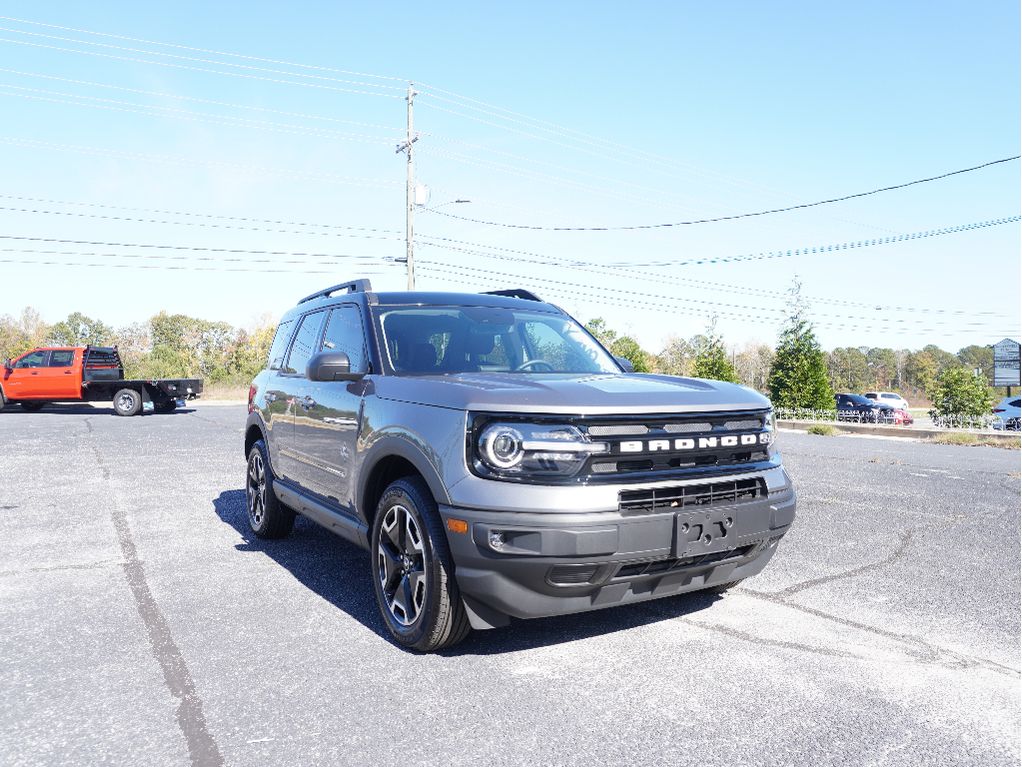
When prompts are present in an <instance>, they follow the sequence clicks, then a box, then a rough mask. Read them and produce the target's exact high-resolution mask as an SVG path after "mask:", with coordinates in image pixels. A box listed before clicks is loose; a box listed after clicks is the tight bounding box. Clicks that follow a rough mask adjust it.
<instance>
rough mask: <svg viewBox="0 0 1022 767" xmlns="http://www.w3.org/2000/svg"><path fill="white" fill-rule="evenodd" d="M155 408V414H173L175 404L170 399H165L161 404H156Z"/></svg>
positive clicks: (175, 407) (175, 408)
mask: <svg viewBox="0 0 1022 767" xmlns="http://www.w3.org/2000/svg"><path fill="white" fill-rule="evenodd" d="M155 407H156V412H157V413H173V412H174V411H175V410H177V402H175V401H174V400H172V399H165V400H163V401H162V402H157V403H156V406H155Z"/></svg>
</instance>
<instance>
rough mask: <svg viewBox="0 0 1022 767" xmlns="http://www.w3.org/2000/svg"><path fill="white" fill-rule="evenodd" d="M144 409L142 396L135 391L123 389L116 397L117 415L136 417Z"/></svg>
mask: <svg viewBox="0 0 1022 767" xmlns="http://www.w3.org/2000/svg"><path fill="white" fill-rule="evenodd" d="M141 409H142V395H141V394H139V393H138V392H137V391H135V390H134V389H121V390H120V391H118V392H117V393H116V394H115V395H114V412H116V413H117V415H125V416H127V415H136V414H137V413H138V411H140V410H141Z"/></svg>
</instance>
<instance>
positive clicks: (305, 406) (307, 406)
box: [298, 395, 316, 410]
mask: <svg viewBox="0 0 1022 767" xmlns="http://www.w3.org/2000/svg"><path fill="white" fill-rule="evenodd" d="M298 404H299V405H301V406H302V410H311V409H312V408H314V407H315V406H316V400H314V399H313V398H312V397H310V396H308V395H306V396H304V397H302V398H301V399H300V400H298Z"/></svg>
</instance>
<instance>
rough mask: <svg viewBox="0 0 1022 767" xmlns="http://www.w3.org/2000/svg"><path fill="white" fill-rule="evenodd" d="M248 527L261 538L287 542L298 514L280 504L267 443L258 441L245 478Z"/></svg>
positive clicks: (249, 460) (249, 452) (253, 446)
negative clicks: (275, 491)
mask: <svg viewBox="0 0 1022 767" xmlns="http://www.w3.org/2000/svg"><path fill="white" fill-rule="evenodd" d="M245 509H246V511H247V512H248V526H249V528H250V529H251V530H252V532H253V533H255V534H256V536H258V537H259V538H284V537H285V536H286V535H287V534H288V533H290V532H291V528H293V527H294V525H295V513H294V511H292V510H291V509H289V508H288V507H287V506H285V505H284V504H282V503H281V502H280V501H279V500H277V496H276V494H275V493H274V492H273V470H272V469H271V468H270V461H269V458H268V456H267V454H266V443H265V442H263V441H262V440H261V439H260V440H256V442H255V444H253V445H252V447H251V449H250V450H249V451H248V472H247V473H246V475H245Z"/></svg>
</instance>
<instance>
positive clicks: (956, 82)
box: [0, 0, 1020, 351]
mask: <svg viewBox="0 0 1022 767" xmlns="http://www.w3.org/2000/svg"><path fill="white" fill-rule="evenodd" d="M3 8H4V10H3V11H2V13H3V14H4V15H5V16H8V17H15V18H18V19H21V20H22V21H11V20H0V28H3V29H2V30H0V105H2V106H0V114H2V115H3V118H4V119H3V127H2V128H0V161H2V163H3V168H4V172H3V174H2V177H0V195H4V196H3V197H0V208H4V210H0V234H2V235H4V239H3V240H0V288H2V289H0V296H2V298H0V302H2V303H0V314H3V313H7V314H17V313H18V312H20V311H21V309H22V308H23V307H24V306H33V307H35V308H36V309H38V310H39V311H41V312H42V314H43V316H44V318H45V319H46V320H48V321H50V322H54V321H57V320H59V319H61V318H63V317H64V316H66V315H67V314H68V313H69V312H71V311H76V310H77V311H82V312H84V313H86V314H88V315H90V316H94V317H98V318H100V319H103V320H104V321H106V322H107V323H109V324H113V325H115V326H119V325H124V324H127V323H130V322H134V321H142V320H145V319H146V318H147V317H149V316H150V315H152V314H154V313H156V312H157V311H159V310H161V309H165V310H167V311H170V312H184V313H187V314H191V315H196V316H200V317H204V318H207V319H216V320H226V321H228V322H231V323H234V324H237V325H251V324H253V323H255V322H256V321H257V320H258V319H259V318H261V317H263V316H265V315H266V314H269V315H274V316H276V315H279V314H281V313H282V312H283V311H285V310H286V309H287V308H289V307H290V306H291V305H293V303H294V301H295V300H296V299H297V298H299V297H301V296H302V295H305V294H307V293H309V292H312V291H313V290H315V289H317V288H318V287H321V286H323V285H325V284H331V283H333V282H340V281H342V280H346V279H350V278H354V277H358V276H369V277H370V278H371V279H372V280H373V283H374V285H375V286H376V287H377V288H378V289H403V287H404V284H405V276H404V266H403V264H398V263H394V261H393V259H395V258H400V257H402V256H403V255H404V247H405V246H404V183H405V164H404V160H403V156H401V155H397V154H395V152H394V147H395V144H396V142H397V141H399V140H400V139H401V138H402V136H403V133H404V128H405V101H404V95H403V94H404V88H405V87H406V86H407V82H408V81H409V80H411V81H414V83H415V84H416V89H417V90H418V91H420V95H419V96H418V97H417V98H416V100H415V123H416V128H417V130H419V131H421V134H422V135H421V137H420V139H419V141H418V142H417V144H416V164H417V177H418V180H419V182H420V183H423V184H425V185H428V187H429V190H430V200H429V202H428V204H427V206H440V205H443V204H444V203H448V202H450V201H452V200H454V199H458V198H463V199H469V200H471V201H472V202H471V203H470V204H463V205H444V207H442V208H440V211H442V212H447V213H452V214H455V215H459V216H466V217H470V218H476V219H482V220H486V221H491V222H503V223H512V224H524V225H530V226H543V227H557V226H610V227H614V226H629V225H641V224H653V223H661V222H676V221H682V220H688V219H697V218H705V217H715V216H723V215H731V214H736V213H743V212H749V211H758V210H763V209H769V208H776V207H785V206H788V205H792V204H797V203H803V202H811V201H814V200H819V199H824V198H829V197H834V196H841V195H845V194H850V193H855V192H860V191H865V190H869V189H873V188H877V187H882V186H887V185H891V184H897V183H901V182H905V181H910V180H913V179H917V178H923V177H929V176H933V175H936V174H940V173H944V172H947V171H951V170H955V169H959V168H965V167H969V166H974V165H978V164H980V163H983V162H986V161H990V160H994V159H999V158H1003V157H1009V156H1012V155H1015V154H1017V153H1018V151H1019V134H1020V125H1019V109H1020V108H1019V92H1020V83H1019V7H1018V3H1016V2H1006V1H1005V2H986V3H978V4H976V3H964V2H963V3H954V2H947V3H923V2H915V3H886V2H885V3H881V2H866V3H856V4H837V3H818V2H817V3H808V2H806V3H776V4H766V3H755V2H744V3H742V2H735V3H694V2H689V3H674V2H655V3H654V2H645V3H643V2H639V3H630V4H624V5H622V4H620V3H609V2H602V3H601V2H559V3H539V2H522V3H513V4H503V5H496V4H484V3H438V4H424V3H414V4H413V3H386V4H382V3H378V4H358V5H356V4H353V3H327V2H322V3H291V4H287V5H286V6H285V5H281V4H279V3H272V4H271V3H240V2H239V3H218V4H210V3H196V2H178V3H173V4H139V3H137V2H132V3H128V2H104V3H99V4H88V5H86V4H81V3H72V2H53V3H47V4H39V3H36V2H20V1H19V0H13V1H11V2H7V3H5V4H4V6H3ZM26 21H30V22H39V23H42V24H49V25H57V26H60V27H70V28H76V29H78V30H86V31H71V30H69V29H59V28H55V27H53V26H41V25H39V24H30V23H26ZM89 32H93V33H104V34H105V35H107V36H99V35H96V34H90V33H89ZM127 38H138V39H142V40H146V41H149V42H139V41H138V40H133V39H127ZM161 42H162V43H172V44H175V45H177V46H187V47H167V46H161V45H158V44H157V43H161ZM195 49H210V50H213V51H218V52H221V53H208V52H202V51H199V50H195ZM225 53H237V54H244V55H246V56H249V57H259V58H237V57H231V56H226V55H223V54H225ZM260 59H272V60H276V61H278V62H286V63H271V62H269V61H266V60H260ZM296 64H305V65H309V67H310V68H301V67H297V66H295V65H296ZM231 65H234V66H231ZM313 67H314V68H313ZM229 73H233V75H232V74H229ZM351 73H359V74H351ZM239 75H241V76H239ZM214 102H218V103H214ZM18 197H21V198H35V199H33V200H25V199H20V200H19V199H15V198H18ZM38 200H48V201H51V202H39V201H38ZM128 208H134V209H138V210H127V209H128ZM1019 208H1020V175H1019V163H1018V162H1017V161H1015V162H1010V163H1005V164H1001V165H998V166H995V167H991V168H988V169H985V170H982V171H979V172H976V173H971V174H967V175H961V176H956V177H954V178H951V179H947V180H943V181H937V182H934V183H930V184H925V185H920V186H915V187H911V188H908V189H903V190H899V191H894V192H889V193H885V194H882V195H877V196H874V197H867V198H863V199H858V200H854V201H849V202H845V203H840V204H835V205H830V206H824V207H818V208H813V209H810V210H804V211H795V212H790V213H781V214H777V215H771V216H764V217H757V218H749V219H744V220H738V221H726V222H720V223H710V224H705V225H699V226H685V227H673V228H661V229H654V230H640V231H616V232H557V231H535V230H523V229H514V228H507V227H495V226H486V225H481V224H475V223H470V222H466V221H459V220H456V219H452V218H448V217H444V216H441V215H439V214H438V213H431V212H428V211H425V210H420V211H418V213H417V217H416V231H417V245H416V261H417V265H418V285H419V287H420V288H424V289H440V290H446V289H458V290H478V289H492V288H496V287H502V286H504V287H509V286H522V287H528V288H531V289H533V290H535V291H536V292H537V293H539V294H540V295H541V296H544V297H549V298H550V299H552V300H554V301H556V302H558V303H560V304H561V305H563V306H564V307H565V308H567V309H568V310H569V311H571V312H572V313H573V314H575V316H577V317H579V318H580V319H582V320H587V319H590V318H592V317H595V316H603V317H604V318H605V319H606V320H607V321H608V322H609V323H610V325H611V326H612V327H615V328H616V329H618V330H619V331H623V332H631V333H633V334H634V335H636V336H637V337H638V338H639V340H640V341H641V342H642V343H643V345H644V346H646V347H647V348H648V349H650V350H652V351H657V350H659V348H661V346H662V344H663V342H664V341H665V339H666V338H667V336H669V335H671V334H675V335H680V336H685V337H687V336H690V335H693V334H695V333H698V332H701V331H703V330H704V329H705V327H706V326H707V324H708V322H710V320H711V319H712V318H713V317H714V316H716V317H717V329H718V331H720V332H722V333H723V334H724V336H725V340H726V341H727V342H729V343H730V344H734V345H741V344H743V343H745V342H750V341H761V342H766V343H770V344H773V343H774V342H775V340H776V336H777V332H778V329H779V327H780V324H781V321H782V319H783V316H784V313H783V309H784V298H783V293H784V291H785V290H786V289H787V288H788V287H789V286H790V285H791V284H792V281H793V279H795V278H796V276H797V277H798V279H799V280H800V281H801V282H802V285H803V293H804V294H805V295H806V296H807V297H808V298H809V300H810V307H811V312H812V316H813V318H814V320H815V321H816V323H817V330H818V335H819V337H820V340H821V342H822V343H823V345H824V346H825V347H826V348H832V347H835V346H844V345H855V346H894V347H901V348H919V347H921V346H923V345H924V344H927V343H936V344H938V345H940V346H943V347H944V348H947V349H950V350H952V351H953V350H956V349H958V348H960V347H962V346H965V345H967V344H971V343H978V344H988V343H993V342H996V341H998V340H1000V339H1001V338H1002V337H1004V336H1005V335H1011V336H1015V337H1017V335H1018V326H1019V282H1020V270H1019V253H1020V238H1019V225H1018V224H1017V223H1009V224H1002V225H997V226H991V227H987V228H983V229H973V230H969V231H964V232H958V233H952V234H947V235H941V236H933V237H925V238H915V239H910V240H907V241H902V242H896V243H893V244H885V245H874V246H868V247H856V248H852V249H843V250H837V251H834V250H831V251H825V252H822V253H819V252H818V253H815V254H814V253H808V254H802V255H792V256H790V257H789V256H787V255H784V256H783V257H780V258H760V259H755V260H739V261H734V260H727V259H732V258H733V257H735V256H743V255H750V254H751V255H756V254H761V253H765V254H769V253H776V252H781V253H784V254H786V253H787V251H789V250H792V251H794V250H796V249H800V248H804V247H807V246H808V247H813V246H819V245H824V246H827V245H838V244H842V243H859V242H863V241H868V240H873V239H878V238H886V237H892V236H898V235H905V234H912V233H917V232H932V231H934V230H940V229H944V228H948V227H954V226H958V225H963V224H973V223H977V222H985V221H990V220H995V219H1002V218H1007V217H1012V216H1017V215H1018V213H1019ZM14 209H20V210H14ZM27 210H35V211H48V212H46V213H43V212H26V211H27ZM152 211H170V212H166V213H154V212H152ZM239 219H245V220H239ZM256 219H259V220H260V221H257V220H256ZM266 221H281V222H295V223H282V224H274V223H266ZM309 224H315V225H317V226H309ZM14 238H22V239H14ZM27 238H38V239H27ZM47 239H48V240H74V241H77V242H44V241H42V240H47ZM97 243H99V244H97ZM145 246H161V247H145ZM212 249H228V250H233V251H238V252H234V253H224V252H219V251H215V250H212ZM286 254H311V255H286ZM713 259H717V260H716V262H713V261H712V260H713ZM721 259H724V260H721ZM697 260H709V261H710V262H708V263H703V264H696V263H692V262H693V261H697ZM15 261H17V262H28V263H11V262H15ZM43 261H49V262H58V263H56V264H42V263H40V262H43ZM288 262H292V263H288ZM637 264H654V265H652V266H637ZM142 267H146V268H142ZM169 267H177V268H173V269H172V268H169ZM228 270H238V271H228Z"/></svg>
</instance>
